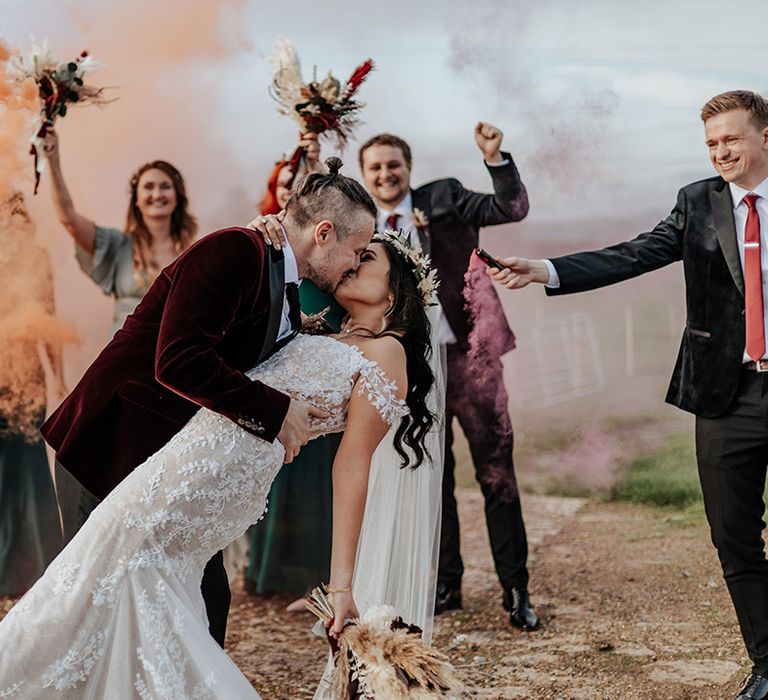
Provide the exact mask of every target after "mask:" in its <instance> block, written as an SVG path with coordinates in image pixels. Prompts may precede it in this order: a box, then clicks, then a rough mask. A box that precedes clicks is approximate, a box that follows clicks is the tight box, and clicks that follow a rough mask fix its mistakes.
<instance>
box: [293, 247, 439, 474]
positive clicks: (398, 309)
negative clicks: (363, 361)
mask: <svg viewBox="0 0 768 700" xmlns="http://www.w3.org/2000/svg"><path fill="white" fill-rule="evenodd" d="M372 242H373V243H380V244H381V245H382V246H384V250H385V251H386V254H387V259H388V260H389V280H388V285H389V291H391V292H392V295H393V296H394V301H393V302H392V305H391V306H390V308H389V309H388V311H387V314H386V326H385V328H384V329H383V330H381V331H380V332H378V333H374V332H370V331H369V332H365V336H366V337H368V338H380V337H382V336H385V335H389V336H392V337H395V338H397V340H398V341H399V342H400V344H401V345H402V346H403V349H404V350H405V358H406V374H407V377H408V391H407V393H406V395H405V403H406V405H407V406H408V411H409V413H408V415H406V416H403V418H402V419H401V420H400V425H399V426H398V428H397V431H396V432H395V438H394V447H395V451H396V452H397V454H398V455H399V456H400V458H401V459H402V465H401V466H402V467H403V468H405V467H412V468H414V469H415V468H416V467H418V466H420V465H421V464H422V462H424V458H425V457H428V458H429V459H430V460H431V459H432V456H431V455H429V454H427V452H426V450H425V449H424V439H425V438H426V436H427V434H428V433H429V431H430V430H431V429H432V426H433V425H434V423H435V420H436V417H435V415H434V414H433V413H432V412H431V411H430V410H429V408H428V406H427V396H429V392H430V391H431V389H432V386H433V385H434V383H435V375H434V373H433V372H432V366H431V364H430V361H431V360H432V342H431V337H430V336H431V330H432V329H431V324H430V322H429V319H428V318H427V312H426V309H425V308H424V303H423V301H422V297H421V292H420V291H419V289H418V280H417V279H416V275H415V274H414V272H413V268H411V266H410V264H409V263H408V262H407V261H406V259H405V258H404V257H403V256H402V255H400V254H399V253H398V252H397V250H396V249H395V247H394V246H393V245H392V244H391V243H388V242H387V241H384V240H380V239H374V240H373V241H372ZM302 330H303V332H304V333H314V334H318V335H324V334H327V333H333V332H334V331H335V330H337V329H334V328H332V327H331V326H330V324H329V323H328V322H327V321H326V320H325V319H323V318H322V313H321V314H318V315H316V316H314V317H309V318H308V319H307V320H306V321H305V322H304V324H303V326H302Z"/></svg>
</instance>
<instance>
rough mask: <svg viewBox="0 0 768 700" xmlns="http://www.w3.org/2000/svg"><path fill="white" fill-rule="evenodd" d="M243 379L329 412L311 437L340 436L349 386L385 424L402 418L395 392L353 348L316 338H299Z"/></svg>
mask: <svg viewBox="0 0 768 700" xmlns="http://www.w3.org/2000/svg"><path fill="white" fill-rule="evenodd" d="M248 376H249V377H251V378H252V379H259V380H260V381H262V382H264V383H265V384H267V385H269V386H271V387H273V388H275V389H279V390H280V391H283V392H284V393H286V394H289V395H290V396H291V397H293V398H295V399H300V400H301V401H307V402H309V403H311V404H312V405H314V406H316V407H318V408H322V409H325V410H326V411H328V412H330V414H331V415H330V417H329V418H328V419H327V420H323V421H318V422H317V423H316V424H315V425H314V430H313V437H317V436H319V435H322V434H324V433H335V432H340V431H342V430H343V429H344V423H345V421H346V417H347V404H348V403H349V398H350V395H351V392H352V385H353V384H354V383H355V381H356V380H357V379H358V377H359V383H358V391H359V392H360V394H365V395H366V396H367V397H368V400H369V401H370V402H371V403H372V404H373V405H374V406H375V407H376V408H377V409H378V411H379V413H380V414H381V417H382V418H383V419H384V420H385V421H386V422H387V423H390V424H391V423H394V422H395V421H396V420H397V419H398V418H400V417H401V416H403V415H404V414H405V413H407V412H408V409H407V408H406V407H405V403H404V402H403V401H402V400H401V399H398V398H397V387H396V386H395V384H394V382H393V381H392V380H391V379H389V378H388V377H387V376H386V374H384V372H383V371H382V369H381V368H380V367H379V366H378V365H377V364H376V363H375V362H372V361H371V360H368V359H366V358H365V357H364V356H363V354H362V353H361V352H360V350H359V349H358V348H357V346H355V345H347V344H346V343H342V342H340V341H338V340H334V339H333V338H329V337H327V336H318V335H299V336H298V337H297V338H296V340H294V341H293V342H291V343H288V345H286V346H285V347H284V348H283V349H282V350H281V351H280V352H279V353H277V354H276V355H273V356H272V357H271V358H269V359H268V360H267V361H266V362H263V363H262V364H260V365H258V366H257V367H254V368H253V369H252V370H251V371H250V372H248Z"/></svg>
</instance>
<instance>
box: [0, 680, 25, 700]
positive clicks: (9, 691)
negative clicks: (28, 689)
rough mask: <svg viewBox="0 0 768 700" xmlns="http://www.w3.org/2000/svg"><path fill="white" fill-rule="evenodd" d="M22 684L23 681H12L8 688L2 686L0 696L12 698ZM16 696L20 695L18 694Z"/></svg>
mask: <svg viewBox="0 0 768 700" xmlns="http://www.w3.org/2000/svg"><path fill="white" fill-rule="evenodd" d="M23 685H24V681H21V682H20V683H14V684H13V685H12V686H11V687H10V688H3V689H1V690H0V698H12V697H13V696H14V695H16V693H18V692H19V691H20V690H21V687H22V686H23ZM18 697H21V695H19V696H18Z"/></svg>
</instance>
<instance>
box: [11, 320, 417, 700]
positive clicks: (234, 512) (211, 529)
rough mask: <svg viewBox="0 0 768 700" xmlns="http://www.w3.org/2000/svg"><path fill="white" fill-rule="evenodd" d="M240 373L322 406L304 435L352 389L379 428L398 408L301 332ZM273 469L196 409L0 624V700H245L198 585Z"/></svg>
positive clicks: (242, 526) (366, 372) (239, 433)
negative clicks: (373, 412) (377, 417)
mask: <svg viewBox="0 0 768 700" xmlns="http://www.w3.org/2000/svg"><path fill="white" fill-rule="evenodd" d="M248 375H249V376H250V377H252V378H258V379H259V380H261V381H263V382H265V383H266V384H269V385H270V386H272V387H275V388H276V389H280V390H282V391H284V392H285V393H287V394H290V395H291V396H292V397H294V398H298V399H301V400H304V401H309V402H310V403H312V404H314V405H316V406H319V407H322V408H324V409H326V410H327V411H328V412H329V418H327V419H324V420H322V421H319V422H317V424H316V425H315V426H314V431H313V432H314V435H315V436H317V435H321V434H324V433H329V432H336V431H340V430H342V429H343V427H344V423H345V419H346V409H347V405H348V402H349V398H350V396H351V392H352V391H353V388H354V387H355V382H357V385H356V386H357V388H356V390H357V391H359V392H361V394H363V395H365V396H366V397H367V398H368V399H369V400H370V401H371V402H372V404H373V405H374V406H375V407H376V408H377V409H378V411H379V412H380V414H381V416H382V417H383V418H384V420H386V421H387V422H388V423H390V424H391V423H393V422H395V421H397V420H398V419H399V418H400V417H401V416H402V415H404V414H405V413H406V412H407V409H406V407H405V405H404V403H403V402H402V401H401V400H400V399H398V398H397V396H396V386H395V385H394V384H393V382H392V381H391V380H390V379H389V378H388V377H387V376H386V375H385V374H384V372H383V371H382V370H381V368H380V367H379V366H378V365H377V364H375V363H374V362H372V361H370V360H368V359H366V358H365V357H364V356H363V355H362V354H361V353H360V351H359V350H358V349H357V348H355V347H354V346H350V345H346V344H344V343H341V342H339V341H337V340H334V339H332V338H329V337H322V336H307V335H300V336H298V337H297V338H296V339H295V340H294V341H293V342H291V343H289V344H288V345H287V346H286V347H284V348H283V349H282V350H281V351H280V352H279V353H277V354H276V355H274V356H273V357H271V358H270V359H269V360H267V361H266V362H264V363H262V364H261V365H259V366H258V367H256V368H254V369H253V370H251V371H250V372H249V373H248ZM136 439H137V440H140V439H141V436H140V435H137V436H136ZM282 463H283V447H282V445H281V444H280V443H279V442H277V441H275V442H274V443H268V442H264V441H263V440H260V439H259V438H257V437H255V436H254V435H252V434H251V433H248V432H246V431H245V430H242V429H241V428H239V427H238V426H237V425H236V424H235V423H233V422H231V421H230V420H227V419H226V418H224V417H222V416H221V415H219V414H217V413H214V412H212V411H209V410H206V409H201V410H200V411H199V412H198V413H197V414H196V415H195V416H194V417H193V418H192V419H191V420H190V421H189V423H188V424H187V425H186V426H185V427H184V428H183V429H182V430H181V431H180V432H179V433H178V434H177V435H176V436H175V437H174V438H173V439H172V440H171V441H170V442H169V443H168V444H167V445H165V447H163V448H162V449H161V450H159V451H158V452H157V453H155V454H154V455H153V456H152V457H150V458H149V459H148V460H147V461H146V462H144V463H143V464H142V465H140V466H139V467H137V468H136V469H135V470H134V471H133V473H132V474H130V476H128V477H127V478H126V479H125V480H124V481H123V482H122V483H121V484H120V485H119V486H118V487H117V488H116V489H115V490H114V491H113V492H112V493H111V494H110V495H109V496H108V497H107V498H106V499H105V500H104V501H103V502H102V503H101V504H100V505H99V507H98V508H97V509H96V510H95V511H94V512H93V513H92V515H91V516H90V518H89V519H88V521H87V522H86V523H85V525H84V526H83V528H82V529H81V530H80V532H79V533H78V534H77V536H76V537H75V538H74V539H73V540H72V542H71V543H70V544H69V545H68V546H67V547H66V549H65V550H64V551H63V552H62V553H61V554H60V555H59V557H58V558H57V559H56V560H55V561H54V562H53V563H52V564H51V565H50V566H49V567H48V569H47V571H46V572H45V574H44V575H43V577H42V578H41V579H40V580H39V581H38V582H37V584H35V586H34V587H33V588H32V589H31V590H30V591H29V593H27V595H26V596H25V597H24V598H22V599H21V600H20V601H19V602H18V603H17V605H16V606H15V607H14V608H13V609H12V610H11V611H10V613H9V614H8V616H7V617H6V618H5V619H4V620H3V621H2V622H0V698H14V699H16V698H24V699H25V700H31V699H33V698H46V699H52V698H56V699H59V698H60V699H62V700H63V699H67V700H69V699H74V698H77V699H78V700H83V699H86V698H88V699H94V700H95V699H97V698H98V699H101V698H109V699H110V700H113V699H114V700H120V699H122V698H125V699H127V698H142V700H150V699H152V700H202V699H204V698H205V699H208V698H212V699H216V700H233V699H238V700H239V699H241V698H258V697H259V696H258V695H257V693H256V692H255V691H254V690H253V688H252V687H251V686H250V684H249V682H248V681H247V680H246V678H245V676H243V675H242V674H241V673H240V671H239V670H238V669H237V667H236V666H235V664H234V663H233V662H232V661H231V660H230V659H229V657H228V656H227V655H226V654H225V653H224V652H223V651H222V649H221V648H220V647H219V646H218V645H217V644H216V642H215V641H214V640H213V638H212V637H211V636H210V635H209V633H208V624H207V620H206V614H205V608H204V605H203V600H202V596H201V594H200V581H201V578H202V573H203V567H204V566H205V564H206V562H207V561H208V560H209V559H210V558H211V557H212V556H213V554H214V553H215V552H217V551H218V550H220V549H222V548H223V547H224V546H225V545H226V544H227V543H228V542H230V541H232V540H234V539H235V538H236V537H238V536H240V535H241V534H242V533H243V532H244V531H245V530H246V528H248V527H249V526H250V525H251V524H253V523H254V522H256V521H257V520H258V519H259V517H260V516H261V515H262V514H263V513H264V510H265V508H266V505H267V503H266V501H267V493H268V491H269V487H270V484H271V482H272V480H273V478H274V477H275V475H276V474H277V472H278V470H279V469H280V467H281V465H282ZM307 498H312V494H307ZM268 643H269V641H268V640H265V644H268Z"/></svg>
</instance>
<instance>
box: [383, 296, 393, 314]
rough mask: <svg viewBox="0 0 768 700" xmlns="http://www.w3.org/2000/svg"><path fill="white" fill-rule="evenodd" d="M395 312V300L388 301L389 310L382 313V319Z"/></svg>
mask: <svg viewBox="0 0 768 700" xmlns="http://www.w3.org/2000/svg"><path fill="white" fill-rule="evenodd" d="M394 310H395V300H394V299H390V300H389V308H388V309H387V310H386V311H385V312H384V318H389V317H390V316H391V315H392V312H393V311H394Z"/></svg>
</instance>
